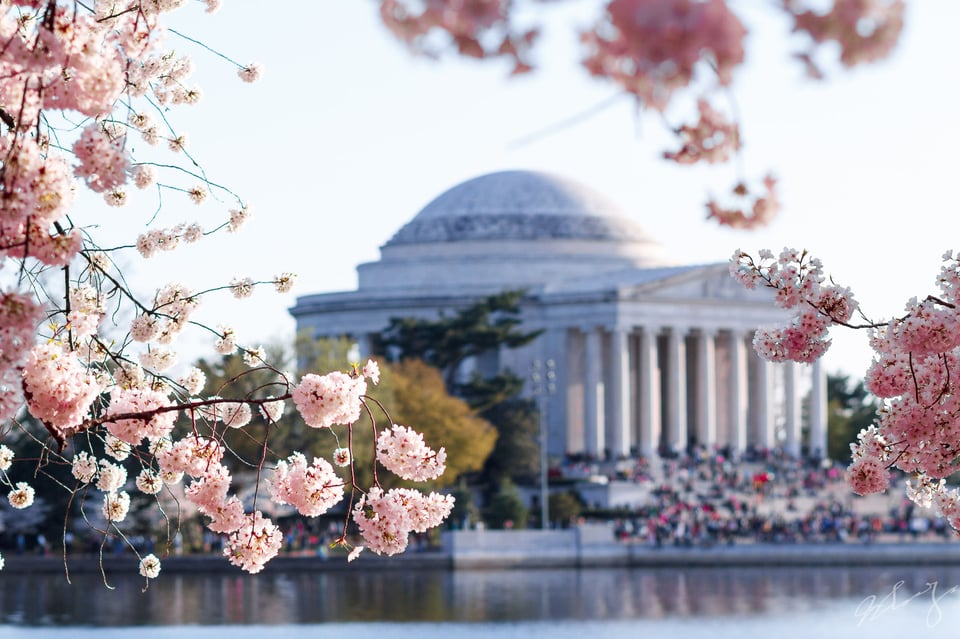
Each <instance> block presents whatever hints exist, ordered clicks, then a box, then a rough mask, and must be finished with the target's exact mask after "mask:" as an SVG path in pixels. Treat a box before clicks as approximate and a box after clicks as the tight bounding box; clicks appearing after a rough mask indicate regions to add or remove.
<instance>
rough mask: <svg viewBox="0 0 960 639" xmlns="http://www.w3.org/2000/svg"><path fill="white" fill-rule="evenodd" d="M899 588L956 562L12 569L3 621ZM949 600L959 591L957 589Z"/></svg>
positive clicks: (758, 608)
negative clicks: (139, 572)
mask: <svg viewBox="0 0 960 639" xmlns="http://www.w3.org/2000/svg"><path fill="white" fill-rule="evenodd" d="M900 581H903V582H904V583H903V585H902V586H900V587H899V591H900V593H902V594H903V596H904V597H905V596H908V595H909V594H910V593H920V592H923V591H924V589H925V588H928V586H927V584H928V583H931V582H937V583H938V584H939V588H940V592H941V593H943V592H946V591H947V590H948V589H949V588H950V587H952V586H960V569H958V568H935V567H931V568H913V569H905V568H886V569H884V568H836V569H819V568H808V569H797V568H789V569H787V568H784V569H774V568H766V569H764V568H743V569H726V568H724V569H720V568H716V569H695V570H682V571H681V570H675V569H658V570H649V569H631V570H627V569H624V570H606V569H603V570H601V569H591V570H512V571H457V572H447V571H440V570H433V571H405V572H401V571H387V572H376V571H337V572H324V573H314V574H305V573H298V574H275V575H271V574H269V573H268V574H262V575H260V576H257V577H249V576H241V575H236V576H231V575H228V576H225V575H173V574H164V575H162V576H161V578H160V579H159V580H157V581H156V582H153V583H152V584H151V586H150V588H149V590H147V592H141V589H142V587H143V580H142V579H139V578H132V577H130V578H117V577H115V578H113V580H112V581H111V585H113V586H115V588H116V590H114V591H112V592H108V591H107V590H106V589H105V588H104V585H103V583H102V581H101V580H100V578H99V576H96V575H80V576H74V577H73V585H69V584H67V583H66V581H65V579H64V578H63V576H62V575H22V576H21V575H16V576H14V575H9V576H5V577H4V578H3V579H0V611H2V612H0V623H2V624H9V625H31V626H33V625H40V626H43V625H48V626H49V625H57V626H61V625H90V626H100V627H102V626H129V625H182V624H231V625H239V624H291V623H298V624H305V623H330V622H356V621H367V622H369V621H388V622H406V621H433V622H435V621H455V622H477V621H536V620H553V621H557V620H565V619H569V620H601V619H603V620H608V619H665V618H701V617H703V618H706V617H711V618H716V617H756V616H763V615H781V614H789V613H796V612H808V611H811V610H817V609H818V608H823V607H826V606H830V605H834V606H835V605H836V604H837V603H838V602H846V603H845V605H846V606H848V607H849V608H850V614H851V615H852V614H853V611H854V609H855V608H856V605H857V603H858V602H860V601H862V600H863V599H864V597H868V596H871V595H873V596H876V597H878V598H879V597H883V596H885V595H888V594H889V593H891V591H892V590H893V588H894V586H895V584H897V582H900ZM951 599H957V600H960V596H958V595H954V596H953V597H951Z"/></svg>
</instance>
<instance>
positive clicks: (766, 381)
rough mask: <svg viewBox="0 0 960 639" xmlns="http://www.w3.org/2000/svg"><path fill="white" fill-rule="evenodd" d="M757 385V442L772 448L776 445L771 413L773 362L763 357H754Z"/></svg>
mask: <svg viewBox="0 0 960 639" xmlns="http://www.w3.org/2000/svg"><path fill="white" fill-rule="evenodd" d="M756 370H757V385H756V403H755V409H756V420H757V422H756V425H757V437H758V438H759V441H758V442H757V444H758V445H759V446H762V447H763V448H766V449H767V450H772V449H773V448H775V447H776V445H777V440H776V432H775V430H774V426H775V424H774V416H773V415H774V413H773V364H772V363H770V362H768V361H767V360H765V359H762V358H760V357H756Z"/></svg>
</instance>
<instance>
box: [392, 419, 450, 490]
mask: <svg viewBox="0 0 960 639" xmlns="http://www.w3.org/2000/svg"><path fill="white" fill-rule="evenodd" d="M446 460H447V451H446V450H444V449H443V448H441V449H440V450H438V451H434V450H433V449H432V448H430V447H429V446H427V445H426V444H425V443H424V441H423V435H421V434H420V433H418V432H416V431H414V430H413V429H412V428H408V427H406V426H401V425H399V424H394V425H393V427H392V428H389V429H385V430H384V431H383V432H382V433H380V436H379V437H378V438H377V461H379V462H380V463H381V464H383V466H384V468H386V469H387V470H389V471H391V472H393V473H395V474H396V475H397V476H399V477H402V478H403V479H409V480H412V481H429V480H431V479H436V478H437V477H439V476H440V475H442V474H443V471H444V470H445V469H446Z"/></svg>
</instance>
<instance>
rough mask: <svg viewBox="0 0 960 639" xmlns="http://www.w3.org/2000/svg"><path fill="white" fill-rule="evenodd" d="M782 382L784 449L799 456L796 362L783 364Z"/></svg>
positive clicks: (798, 401)
mask: <svg viewBox="0 0 960 639" xmlns="http://www.w3.org/2000/svg"><path fill="white" fill-rule="evenodd" d="M783 367H784V368H783V384H784V395H785V398H786V402H787V406H786V409H787V410H786V428H787V439H786V442H785V443H784V450H786V452H787V454H788V455H790V456H792V457H799V456H800V394H799V393H798V392H797V363H796V362H785V363H784V364H783Z"/></svg>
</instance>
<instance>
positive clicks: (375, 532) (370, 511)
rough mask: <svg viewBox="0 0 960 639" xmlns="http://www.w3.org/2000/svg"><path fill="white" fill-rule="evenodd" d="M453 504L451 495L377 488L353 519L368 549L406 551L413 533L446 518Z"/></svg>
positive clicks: (363, 500) (390, 552)
mask: <svg viewBox="0 0 960 639" xmlns="http://www.w3.org/2000/svg"><path fill="white" fill-rule="evenodd" d="M453 503H454V499H453V497H452V496H451V495H441V494H439V493H430V494H429V495H424V494H423V493H421V492H419V491H416V490H410V489H407V488H392V489H390V490H388V491H387V492H384V491H383V490H382V489H380V488H377V487H374V488H371V489H370V491H369V492H368V493H367V494H366V495H364V496H363V498H361V499H360V500H359V501H358V502H357V503H356V505H355V506H354V507H353V520H354V522H356V524H357V526H358V527H359V528H360V535H361V536H362V537H363V541H364V543H365V544H366V546H365V547H366V548H369V549H370V550H372V551H373V552H375V553H377V554H378V555H395V554H397V553H401V552H403V551H404V550H406V548H407V543H408V539H409V537H410V533H412V532H424V531H426V530H428V529H430V528H433V527H435V526H437V525H439V524H440V523H441V522H442V521H443V520H444V519H446V517H447V516H448V515H449V514H450V511H451V510H452V509H453Z"/></svg>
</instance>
